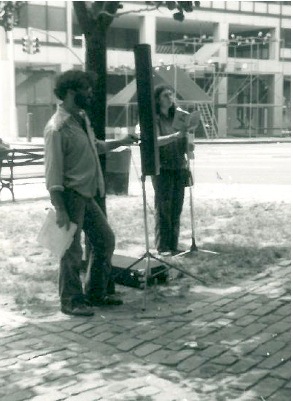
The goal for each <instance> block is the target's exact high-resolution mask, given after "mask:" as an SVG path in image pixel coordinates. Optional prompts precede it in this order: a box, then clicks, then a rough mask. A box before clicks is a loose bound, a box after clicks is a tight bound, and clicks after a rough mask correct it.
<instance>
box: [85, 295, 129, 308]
mask: <svg viewBox="0 0 293 401" xmlns="http://www.w3.org/2000/svg"><path fill="white" fill-rule="evenodd" d="M91 305H92V306H111V305H114V306H118V305H123V301H122V299H121V298H119V297H117V296H116V295H106V296H105V297H104V298H102V299H95V300H92V301H91Z"/></svg>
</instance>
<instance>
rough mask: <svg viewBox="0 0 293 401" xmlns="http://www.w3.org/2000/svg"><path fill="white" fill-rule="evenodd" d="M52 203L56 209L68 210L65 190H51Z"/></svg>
mask: <svg viewBox="0 0 293 401" xmlns="http://www.w3.org/2000/svg"><path fill="white" fill-rule="evenodd" d="M50 198H51V203H52V205H53V206H54V207H55V209H56V210H66V208H65V204H64V197H63V191H58V190H53V191H50Z"/></svg>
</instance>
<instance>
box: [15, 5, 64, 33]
mask: <svg viewBox="0 0 293 401" xmlns="http://www.w3.org/2000/svg"><path fill="white" fill-rule="evenodd" d="M19 27H20V28H27V27H32V28H37V29H42V30H45V31H47V30H48V31H66V10H65V8H61V7H50V6H48V5H39V4H30V3H26V4H24V5H23V7H21V9H20V15H19Z"/></svg>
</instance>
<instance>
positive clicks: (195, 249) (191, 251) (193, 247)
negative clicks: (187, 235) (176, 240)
mask: <svg viewBox="0 0 293 401" xmlns="http://www.w3.org/2000/svg"><path fill="white" fill-rule="evenodd" d="M188 135H189V134H188V133H187V135H186V155H187V169H188V180H189V206H190V220H191V246H190V249H189V250H187V251H185V252H181V253H179V254H178V255H176V256H188V255H194V254H196V253H197V252H205V253H211V254H213V255H219V252H214V251H210V250H208V249H199V248H198V247H197V245H196V243H195V223H194V202H193V187H194V180H193V177H192V173H191V168H190V165H191V162H190V161H191V152H190V151H189V140H188Z"/></svg>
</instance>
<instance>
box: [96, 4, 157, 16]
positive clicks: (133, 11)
mask: <svg viewBox="0 0 293 401" xmlns="http://www.w3.org/2000/svg"><path fill="white" fill-rule="evenodd" d="M157 9H158V7H157V6H153V7H145V8H140V9H139V10H129V11H122V12H120V13H111V12H109V11H107V10H104V9H103V10H101V11H100V12H99V14H98V16H100V15H103V14H105V15H107V16H108V17H112V18H118V17H121V15H126V14H135V13H136V14H139V13H141V12H144V11H154V10H157Z"/></svg>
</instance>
